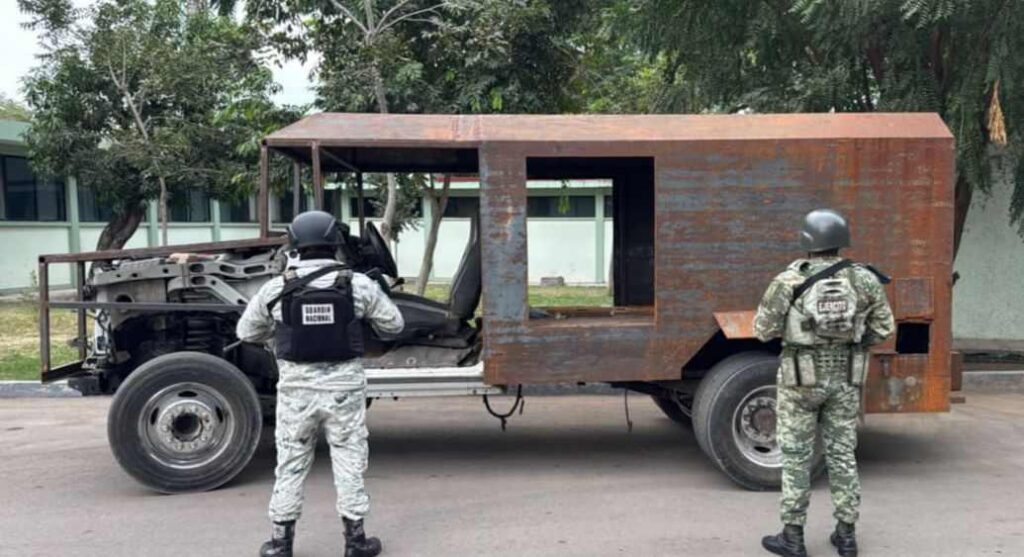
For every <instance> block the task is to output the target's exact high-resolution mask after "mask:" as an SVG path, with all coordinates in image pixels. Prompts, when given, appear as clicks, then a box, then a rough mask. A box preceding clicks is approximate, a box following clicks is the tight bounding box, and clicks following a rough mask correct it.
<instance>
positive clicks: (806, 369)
mask: <svg viewBox="0 0 1024 557" xmlns="http://www.w3.org/2000/svg"><path fill="white" fill-rule="evenodd" d="M796 372H797V377H798V381H799V383H798V384H799V385H800V386H801V387H813V386H815V385H816V384H817V383H818V381H817V374H816V373H815V372H814V351H813V350H797V352H796Z"/></svg>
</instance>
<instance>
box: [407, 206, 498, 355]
mask: <svg viewBox="0 0 1024 557" xmlns="http://www.w3.org/2000/svg"><path fill="white" fill-rule="evenodd" d="M481 280H482V279H481V266H480V238H479V235H478V232H477V225H476V221H475V219H474V221H473V223H472V225H471V226H470V233H469V241H468V242H467V243H466V249H465V251H463V252H462V259H461V260H460V261H459V268H458V270H456V272H455V276H454V277H453V278H452V285H451V290H450V292H449V293H448V302H447V303H441V302H436V301H434V300H431V299H429V298H425V297H423V296H417V295H415V294H409V293H406V292H392V293H391V300H392V301H393V302H394V303H395V305H396V306H398V309H399V311H401V312H402V317H403V318H404V319H405V329H404V330H403V331H402V332H401V333H399V335H398V337H397V338H396V339H395V340H410V339H413V338H415V337H421V336H427V335H434V336H438V335H455V334H457V333H458V332H459V331H460V330H461V329H462V328H463V327H464V326H466V324H467V323H468V322H469V320H470V319H472V318H473V314H474V313H475V312H476V307H477V305H479V303H480V293H481Z"/></svg>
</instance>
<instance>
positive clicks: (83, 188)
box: [78, 184, 114, 222]
mask: <svg viewBox="0 0 1024 557" xmlns="http://www.w3.org/2000/svg"><path fill="white" fill-rule="evenodd" d="M113 216H114V210H113V209H112V208H111V207H110V204H109V203H103V202H102V200H101V199H100V197H99V194H98V193H97V191H96V188H94V187H92V186H87V185H85V184H81V185H79V186H78V220H80V221H82V222H109V221H110V219H111V218H112V217H113Z"/></svg>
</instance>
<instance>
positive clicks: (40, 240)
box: [0, 223, 71, 289]
mask: <svg viewBox="0 0 1024 557" xmlns="http://www.w3.org/2000/svg"><path fill="white" fill-rule="evenodd" d="M0 246H3V247H2V252H3V257H0V289H10V288H24V287H27V286H30V285H32V277H33V276H34V273H36V270H37V269H38V266H39V256H40V255H42V254H50V253H67V252H68V251H69V247H68V226H67V225H54V226H47V225H36V224H34V223H33V224H24V225H18V226H16V225H11V224H6V223H5V224H4V225H3V226H0ZM49 273H50V284H52V285H66V284H70V283H71V270H70V265H51V266H50V269H49ZM37 278H38V277H37Z"/></svg>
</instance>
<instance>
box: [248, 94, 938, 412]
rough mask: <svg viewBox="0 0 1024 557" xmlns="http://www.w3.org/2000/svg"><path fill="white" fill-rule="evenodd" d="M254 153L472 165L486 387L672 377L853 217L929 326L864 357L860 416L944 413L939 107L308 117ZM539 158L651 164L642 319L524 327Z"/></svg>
mask: <svg viewBox="0 0 1024 557" xmlns="http://www.w3.org/2000/svg"><path fill="white" fill-rule="evenodd" d="M266 146H267V147H268V149H269V150H271V151H274V152H277V153H281V154H285V155H287V156H290V157H292V158H294V159H296V160H299V161H311V160H313V159H314V156H313V151H314V150H316V151H317V153H318V154H319V152H320V151H322V152H323V153H324V156H323V157H319V156H317V157H316V158H319V159H320V160H321V161H323V163H322V164H323V165H324V166H325V168H327V169H329V170H349V169H351V168H347V167H354V168H359V169H360V170H362V171H375V170H381V169H391V170H394V169H396V168H398V167H400V166H401V165H402V164H404V163H403V162H402V161H412V162H416V161H433V163H430V164H434V163H436V168H437V169H442V170H444V171H449V172H451V171H463V172H467V171H477V172H479V175H480V183H481V191H480V219H481V238H482V242H483V245H482V250H483V251H482V260H483V277H482V278H483V315H484V322H485V326H484V329H483V330H484V361H485V366H484V369H485V380H486V382H487V383H490V384H494V385H510V384H517V383H546V382H577V381H587V382H589V381H652V380H672V379H679V378H680V377H681V375H682V368H683V366H684V365H685V364H686V363H687V361H689V360H690V358H691V357H693V355H694V354H695V353H696V352H697V351H698V350H699V349H700V348H701V347H702V346H703V345H704V344H705V343H707V342H708V340H709V339H710V338H711V337H712V336H714V335H715V334H716V333H718V331H719V330H720V328H722V327H726V326H727V327H728V328H729V329H730V330H731V331H734V332H733V333H732V334H733V335H742V334H743V331H749V326H747V325H746V324H744V323H742V322H737V321H736V319H742V318H743V315H749V313H745V312H750V311H751V310H753V309H754V308H755V307H756V306H757V302H758V300H759V298H760V296H761V294H762V293H763V290H764V288H765V287H766V285H767V284H768V282H769V281H770V280H771V278H772V277H773V276H774V275H775V274H776V273H778V272H780V271H781V270H782V269H783V268H784V267H785V266H786V265H787V264H788V263H789V262H790V261H791V260H793V259H794V258H796V257H799V256H800V255H801V253H800V251H799V245H798V235H797V231H798V230H799V225H800V222H801V218H802V216H803V215H804V214H805V213H806V212H807V211H809V210H811V209H815V208H819V207H831V208H833V209H836V210H838V211H840V212H842V213H843V214H845V215H846V216H847V217H848V219H849V220H850V222H851V223H852V228H853V233H852V241H853V249H851V250H849V252H848V256H849V257H851V258H853V259H856V260H859V261H864V262H870V263H872V264H874V265H875V266H877V267H879V268H880V269H882V270H884V271H885V272H886V273H888V274H889V275H891V276H892V277H893V278H894V281H893V283H892V284H891V285H889V287H888V293H889V296H890V300H891V301H892V303H893V306H894V310H895V313H896V317H897V319H898V320H899V321H901V322H915V323H923V324H927V325H928V326H929V327H928V330H929V333H928V335H927V336H928V338H927V349H926V351H925V353H914V354H898V353H896V352H895V348H896V346H895V341H894V340H890V341H889V342H888V343H886V344H885V345H883V346H881V347H880V349H879V351H878V352H877V353H876V355H875V356H873V358H872V363H871V369H872V373H871V378H870V381H869V385H868V386H867V388H866V393H867V401H866V405H867V409H868V411H873V412H879V411H887V412H897V411H941V410H946V409H948V404H949V389H950V367H951V360H950V337H951V324H950V292H951V275H952V234H953V138H952V135H951V134H950V132H949V130H948V129H947V128H946V127H945V125H944V124H943V123H942V121H941V120H940V118H939V117H938V116H936V115H934V114H856V115H854V114H817V115H814V114H801V115H758V116H753V115H735V116H438V115H371V114H318V115H314V116H311V117H309V118H306V119H304V120H302V121H300V122H298V123H296V124H293V125H291V126H288V127H286V128H284V129H282V130H280V131H279V132H276V133H274V134H272V135H270V136H269V137H268V138H267V139H266ZM314 147H315V149H314ZM399 155H401V156H399ZM417 157H420V158H417ZM540 157H576V158H580V157H601V158H609V157H643V158H649V159H651V160H653V168H654V196H655V203H654V205H655V207H654V211H653V215H654V218H653V223H651V226H653V232H654V246H653V251H654V254H653V267H654V268H653V277H654V293H653V294H654V295H653V307H650V308H648V309H649V311H625V312H622V313H621V314H611V315H606V316H586V317H581V318H577V319H567V320H537V319H530V317H529V311H528V306H527V242H528V241H543V240H539V239H537V238H530V239H528V238H527V226H526V217H527V215H526V207H527V203H526V197H527V195H526V191H527V190H526V181H527V159H528V158H540ZM332 161H333V162H332ZM409 164H412V163H411V162H410V163H409ZM423 164H424V165H425V166H428V167H429V166H430V164H427V163H423ZM431 168H434V167H431ZM427 169H430V168H427ZM627 193H628V192H627ZM716 312H717V313H718V314H719V317H718V319H716ZM720 324H721V326H720ZM737 331H738V332H737Z"/></svg>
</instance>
